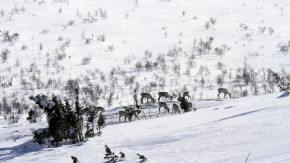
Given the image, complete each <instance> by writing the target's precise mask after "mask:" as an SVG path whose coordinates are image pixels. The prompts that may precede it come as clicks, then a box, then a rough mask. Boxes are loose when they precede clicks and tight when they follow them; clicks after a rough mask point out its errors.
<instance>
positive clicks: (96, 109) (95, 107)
mask: <svg viewBox="0 0 290 163" xmlns="http://www.w3.org/2000/svg"><path fill="white" fill-rule="evenodd" d="M93 109H94V110H95V112H96V114H98V112H100V114H102V113H103V112H104V111H105V108H103V107H101V106H93Z"/></svg>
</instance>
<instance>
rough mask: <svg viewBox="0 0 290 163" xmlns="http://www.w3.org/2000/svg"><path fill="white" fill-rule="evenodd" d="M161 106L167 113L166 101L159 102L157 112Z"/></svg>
mask: <svg viewBox="0 0 290 163" xmlns="http://www.w3.org/2000/svg"><path fill="white" fill-rule="evenodd" d="M162 107H163V108H164V113H165V110H167V111H168V113H169V107H168V105H167V104H166V102H159V113H160V108H162Z"/></svg>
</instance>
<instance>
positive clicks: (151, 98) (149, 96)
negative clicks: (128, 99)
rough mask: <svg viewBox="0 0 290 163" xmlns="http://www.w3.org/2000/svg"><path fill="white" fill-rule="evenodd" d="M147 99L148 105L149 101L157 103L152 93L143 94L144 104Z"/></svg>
mask: <svg viewBox="0 0 290 163" xmlns="http://www.w3.org/2000/svg"><path fill="white" fill-rule="evenodd" d="M144 98H146V99H147V103H148V99H150V100H151V101H152V102H153V103H154V102H155V100H154V98H153V97H152V96H151V94H150V93H141V103H142V104H143V99H144Z"/></svg>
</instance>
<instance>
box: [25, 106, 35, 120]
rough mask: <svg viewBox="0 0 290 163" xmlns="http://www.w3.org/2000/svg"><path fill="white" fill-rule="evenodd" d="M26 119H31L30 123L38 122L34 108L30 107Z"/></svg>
mask: <svg viewBox="0 0 290 163" xmlns="http://www.w3.org/2000/svg"><path fill="white" fill-rule="evenodd" d="M26 119H27V120H29V122H30V123H35V122H36V112H35V111H34V110H32V109H30V110H29V112H28V117H27V118H26Z"/></svg>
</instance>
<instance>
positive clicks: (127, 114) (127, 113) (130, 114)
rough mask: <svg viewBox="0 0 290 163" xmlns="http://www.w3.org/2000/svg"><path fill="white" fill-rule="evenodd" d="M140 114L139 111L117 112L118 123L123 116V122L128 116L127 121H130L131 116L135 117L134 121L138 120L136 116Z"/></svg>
mask: <svg viewBox="0 0 290 163" xmlns="http://www.w3.org/2000/svg"><path fill="white" fill-rule="evenodd" d="M140 113H141V110H131V111H119V122H121V117H122V116H124V117H125V122H126V119H127V116H128V119H129V121H131V119H132V116H135V119H136V118H137V119H139V120H140V118H139V117H138V114H140Z"/></svg>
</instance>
